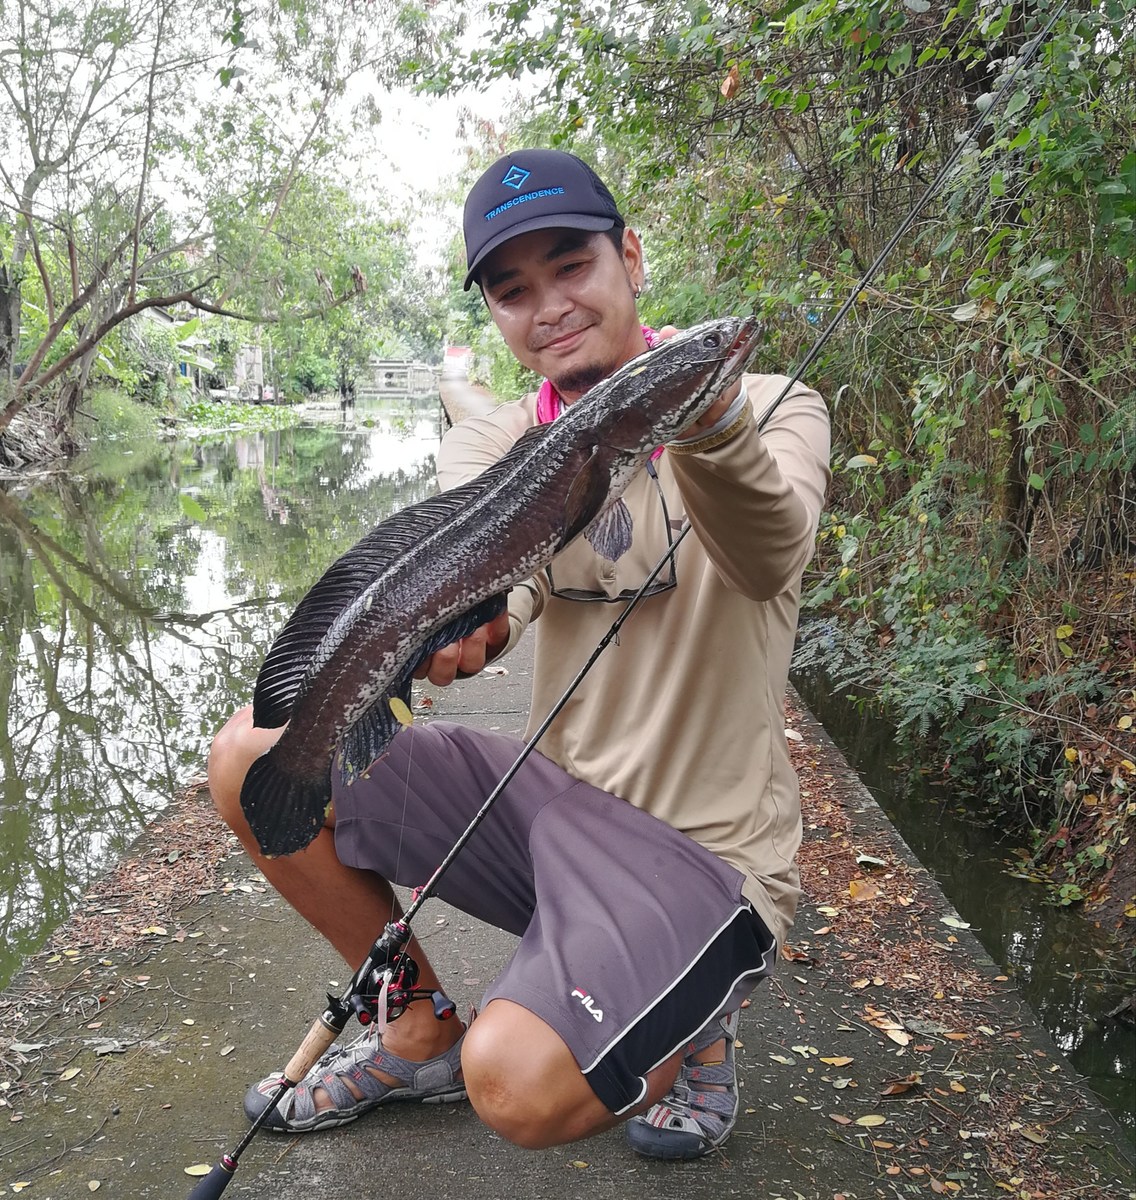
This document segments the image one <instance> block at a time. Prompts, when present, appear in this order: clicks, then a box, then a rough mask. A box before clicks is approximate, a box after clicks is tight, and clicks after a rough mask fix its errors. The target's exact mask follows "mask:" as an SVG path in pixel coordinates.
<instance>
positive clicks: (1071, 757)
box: [1065, 746, 1077, 762]
mask: <svg viewBox="0 0 1136 1200" xmlns="http://www.w3.org/2000/svg"><path fill="white" fill-rule="evenodd" d="M1065 759H1066V761H1067V762H1076V761H1077V751H1076V750H1074V749H1073V747H1072V746H1066V747H1065Z"/></svg>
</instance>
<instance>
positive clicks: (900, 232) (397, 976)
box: [188, 0, 1069, 1200]
mask: <svg viewBox="0 0 1136 1200" xmlns="http://www.w3.org/2000/svg"><path fill="white" fill-rule="evenodd" d="M1068 3H1069V0H1061V3H1060V4H1059V5H1058V6H1057V7H1056V8H1055V9H1054V11H1053V12H1052V13H1051V14H1050V17H1049V20H1048V21H1047V22H1046V24H1045V26H1044V27H1043V28H1042V29H1041V31H1040V32H1039V33H1038V34H1037V35H1035V37H1033V38H1032V39H1031V40H1030V41H1029V42H1028V43H1027V44H1026V46H1025V47H1024V48H1023V50H1022V53H1021V54H1020V55H1019V56H1018V57H1017V58H1016V59H1015V61H1014V64H1013V66H1012V67H1011V69H1010V71H1009V72H1008V73H1007V75H1006V76H1005V77H1004V79H1003V80H1002V82H1001V84H1000V85H999V87H998V88H997V89H996V91H995V92H994V94H993V96H992V97H991V100H990V103H989V104H988V105H987V106H986V107H985V109H983V111H982V112H981V113H980V114H979V116H978V118H977V119H976V120H975V121H974V123H973V124H972V125H971V126H970V128H969V129H968V130H967V132H966V134H965V135H964V137H963V138H962V140H961V141H960V142H959V144H958V145H957V146H956V147H955V150H954V152H953V153H952V154H951V156H950V157H949V158H948V159H947V161H946V162H945V163H944V164H943V165H942V167H940V169H939V171H938V172H937V173H936V175H935V177H934V178H933V179H932V180H931V182H930V183H929V184H928V185H927V187H926V188H925V189H924V191H923V193H922V194H921V195H920V196H919V198H918V199H917V200H916V202H915V204H914V205H913V206H912V208H911V209H910V210H909V211H908V213H907V215H906V216H905V217H904V219H903V221H901V222H900V224H899V226H898V227H897V228H896V230H895V232H894V233H893V234H892V235H891V237H890V238H888V240H887V242H886V243H885V244H884V246H883V248H882V249H881V250H880V252H879V253H878V254H877V255H876V257H875V259H873V261H872V262H871V264H870V265H869V266H868V268H867V270H865V272H864V274H863V275H862V276H861V277H860V279H859V280H858V281H857V283H856V285H855V287H854V288H853V290H852V291H851V292H850V293H849V294H848V296H847V297H846V299H845V300H844V303H843V304H841V306H840V308H839V309H838V310H837V312H836V314H835V316H833V318H832V319H831V320H830V321H829V323H828V325H827V326H826V327H825V328H824V330H823V331H822V332H821V333H820V335H819V336H818V337H817V339H816V341H815V342H814V343H813V344H812V346H811V347H810V348H809V350H808V352H807V353H806V354H805V356H804V358H803V359H802V360H801V361H800V362H799V363H798V364H797V366H796V367H795V368H794V370H793V373H792V374H791V375H790V376H789V378H788V380H787V381H786V383H785V385H784V386H783V387H782V389H781V391H780V392H779V393H778V394H777V396H776V398H775V399H774V400H773V402H772V403H771V404H770V405H769V407H768V408H767V409H766V410H765V412H764V413H763V414H762V416H761V418H760V419H759V420H758V423H757V428H758V431H759V432H760V431H761V430H762V429H764V428H765V426H766V425H767V424H768V423H769V421H770V419H771V418H772V416H773V414H774V413H775V412H776V411H777V409H778V408H779V407H780V405H781V402H782V401H783V400H784V399H785V398H786V396H788V394H789V393H790V392H791V391H792V389H793V388H794V387H795V386H796V384H797V383H799V382H800V379H801V377H802V375H803V374H804V372H805V371H806V370H807V369H808V368H809V367H810V366H811V365H812V363H814V362H815V361H816V359H817V358H818V356H819V355H820V352H821V350H823V349H824V347H825V345H826V344H827V343H828V341H829V340H830V339H831V337H832V335H833V333H835V331H836V329H837V328H838V327H839V326H840V324H841V322H842V321H843V320H844V318H845V317H846V316H847V315H848V312H849V311H850V310H851V308H852V306H853V305H854V304H855V303H856V299H857V297H858V296H859V295H860V293H861V292H863V291H864V289H865V288H866V287H868V286H869V285H870V284H871V282H872V280H873V279H874V278H875V277H876V275H877V274H878V273H879V271H880V268H881V267H882V266H883V265H884V263H885V262H886V261H887V259H888V258H889V257H890V255H891V253H892V251H893V250H894V249H895V247H896V246H897V245H898V244H899V242H900V240H901V239H902V238H903V236H904V235H905V234H906V233H907V232H908V230H910V228H911V227H912V225H914V224H915V222H916V221H917V220H918V218H919V215H920V214H921V213H922V212H923V210H924V209H925V208H926V207H927V205H928V204H929V203H930V202H931V200H932V199H933V198H934V197H935V195H936V194H937V193H938V191H939V190H940V189H941V187H942V185H943V183H944V182H945V180H946V179H947V177H948V176H949V175H950V173H951V172H952V171H953V170H954V168H955V166H956V165H957V164H958V162H959V160H960V159H961V158H962V156H963V154H964V153H965V152H966V150H967V149H968V147H969V146H970V144H971V143H972V142H973V141H974V140H975V138H977V136H978V134H979V133H980V132H981V131H982V129H983V128H984V127H985V126H986V124H987V123H988V121H989V120H990V118H991V117H992V115H993V114H994V113H995V112H996V110H997V109H998V108H999V107H1000V105H1001V103H1002V101H1003V100H1004V99H1005V97H1006V96H1007V95H1008V93H1009V90H1010V87H1011V86H1012V84H1013V83H1014V81H1015V80H1016V78H1017V77H1018V75H1019V74H1020V73H1021V72H1022V71H1023V70H1024V69H1025V67H1027V66H1028V65H1029V64H1030V63H1031V62H1032V61H1033V59H1034V58H1035V57H1036V55H1037V52H1038V50H1039V49H1040V48H1041V46H1042V45H1043V43H1044V42H1045V41H1046V39H1047V38H1048V36H1049V34H1050V33H1051V32H1052V30H1053V28H1054V26H1055V25H1056V24H1057V21H1058V20H1059V19H1060V17H1061V15H1062V14H1063V13H1064V11H1065V9H1066V8H1067V7H1068ZM690 529H691V525H690V522H689V521H684V522H683V525H682V528H681V529H680V530H679V532H678V534H677V535H676V536H675V538H674V540H673V541H672V542H671V544H670V545H669V546H668V547H667V549H666V550H665V551H664V552H663V554H662V556H661V557H660V558H659V561H658V562H657V563H656V564H655V565H654V567H653V568H652V569H651V571H650V573H649V574H648V576H647V578H646V579H645V580H644V581H643V583H642V584H641V585H640V586H639V589H638V590H637V591H636V592H635V594H634V595H633V596H631V597H630V598H629V599H628V601H627V603H626V605H625V606H624V608H623V609H622V610H621V611H620V613H619V615H618V616H617V617H616V619H615V620H614V621H613V622H612V624H611V626H610V628H609V629H608V630H607V632H606V633H605V634H604V635H603V637H602V638H601V639H600V640H599V642H598V643H597V644H596V647H595V649H594V650H593V651H592V652H591V654H590V655H589V656H588V659H587V661H586V662H585V663H584V665H583V666H582V667H581V668H580V669H579V671H577V673H576V675H575V676H574V678H573V679H572V681H571V683H569V684H568V686H567V688H566V689H565V690H564V693H563V694H562V695H561V696H560V698H559V699H558V700H557V701H556V703H555V704H554V705H553V706H552V708H551V710H550V711H549V712H548V714H547V716H545V718H544V719H543V720H542V721H541V723H540V725H539V726H538V727H537V729H536V731H535V732H534V733H533V734H532V735H531V736H530V737H529V739H528V740H527V741H526V742H525V744H524V745H523V746H522V748H521V750H520V751H519V752H518V754H517V757H516V758H515V759H514V761H513V763H512V764H511V765H510V766H509V767H508V769H507V770H506V771H505V773H504V775H502V777H501V779H500V780H499V781H498V783H497V784H496V786H495V787H494V788H493V790H492V791H491V792H490V793H489V795H488V796H487V797H486V798H485V801H484V802H483V803H482V805H481V807H480V808H479V809H478V810H477V812H476V813H475V814H474V816H473V818H472V820H471V821H470V822H469V824H468V825H467V826H466V828H465V829H464V830H463V831H462V833H461V834H460V836H459V837H458V839H457V841H456V842H455V843H454V845H453V847H452V848H451V849H450V851H449V853H448V854H446V856H445V858H444V859H443V860H442V861H441V863H439V865H438V866H437V868H436V869H435V871H434V873H433V874H432V875H431V876H430V878H429V879H428V880H427V881H426V882H425V883H424V884H422V885H421V886H420V887H417V888H415V889H414V891H413V892H412V893H411V901H410V904H409V905H408V906H407V909H406V911H405V912H404V913H403V914H402V916H400V917H398V918H397V919H395V920H392V921H389V922H388V923H387V924H386V926H385V927H384V928H383V931H382V933H381V934H380V935H379V937H378V938H377V939H376V941H375V942H374V944H373V945H372V947H371V949H370V951H369V952H368V954H367V957H366V958H365V959H364V960H363V962H362V963H361V964H360V966H359V969H358V970H357V971H356V972H355V974H354V975H353V976H352V978H351V982H350V983H349V984H348V985H347V987H346V988H345V989H344V991H343V992H342V993H341V994H340V995H338V996H334V995H332V994H331V993H328V997H327V1000H328V1003H327V1008H325V1009H324V1011H323V1012H322V1013H321V1014H320V1016H319V1017H318V1018H317V1019H316V1020H315V1021H314V1022H313V1023H312V1026H311V1028H310V1029H309V1030H308V1032H307V1034H306V1036H305V1037H304V1040H303V1041H302V1042H301V1043H300V1045H299V1047H298V1048H297V1050H296V1052H295V1054H293V1055H292V1057H291V1059H289V1061H288V1064H287V1066H285V1068H284V1071H283V1074H282V1075H281V1078H280V1082H279V1083H278V1084H277V1087H276V1090H275V1091H274V1092H273V1093H272V1095H271V1096H270V1097H269V1100H268V1103H267V1104H266V1105H265V1107H264V1109H263V1110H262V1111H261V1113H260V1115H259V1116H258V1117H257V1118H256V1120H255V1121H253V1122H252V1124H251V1125H250V1126H249V1128H248V1129H247V1130H246V1132H245V1134H244V1136H243V1137H242V1138H241V1139H240V1141H239V1142H238V1143H237V1145H236V1146H235V1147H234V1148H233V1150H232V1151H230V1152H229V1153H228V1154H223V1155H222V1156H221V1158H220V1160H219V1161H218V1162H217V1163H216V1165H215V1166H214V1167H213V1168H212V1169H211V1170H210V1172H209V1174H208V1175H206V1176H205V1177H204V1178H203V1179H201V1180H200V1182H199V1183H198V1184H197V1185H196V1186H195V1187H194V1189H193V1191H192V1192H190V1194H189V1197H188V1200H218V1197H220V1196H221V1194H222V1193H223V1192H224V1191H225V1189H226V1188H227V1187H228V1186H229V1183H230V1182H231V1181H232V1178H233V1175H234V1173H235V1172H236V1169H237V1164H238V1161H239V1159H240V1157H241V1155H242V1154H243V1153H244V1151H245V1149H246V1148H247V1147H248V1145H249V1143H250V1142H251V1141H252V1140H253V1138H254V1137H255V1136H256V1135H257V1133H258V1132H259V1131H260V1129H261V1128H262V1127H263V1125H264V1123H265V1121H267V1119H268V1116H269V1114H270V1113H271V1112H272V1110H273V1109H274V1108H276V1106H277V1105H278V1104H279V1103H280V1101H281V1100H282V1099H283V1098H284V1096H285V1095H286V1094H287V1093H288V1092H289V1091H290V1090H291V1089H292V1088H294V1087H295V1086H296V1085H297V1084H298V1083H299V1082H300V1081H301V1080H302V1079H303V1078H304V1077H305V1076H306V1075H307V1074H308V1072H309V1071H310V1070H311V1069H312V1067H313V1066H315V1064H316V1063H317V1062H318V1061H319V1059H320V1058H321V1057H322V1056H323V1055H324V1054H325V1053H326V1052H327V1050H328V1048H329V1047H330V1046H331V1044H332V1042H334V1041H335V1039H336V1037H338V1036H339V1034H341V1033H342V1032H343V1030H344V1029H345V1028H346V1026H347V1022H348V1021H349V1020H350V1019H351V1017H352V1016H355V1017H356V1019H357V1020H358V1021H359V1023H360V1024H361V1025H363V1026H367V1025H370V1024H371V1022H372V1021H377V1023H378V1025H379V1031H380V1033H381V1032H382V1030H383V1029H385V1027H386V1025H387V1023H388V1022H389V1021H393V1020H395V1019H397V1018H398V1017H400V1016H401V1015H402V1014H403V1013H404V1012H405V1011H406V1008H407V1006H408V1005H409V1004H410V1003H411V1002H412V1001H413V1000H418V999H425V998H430V999H431V1000H432V1001H433V1004H434V1015H435V1017H437V1018H438V1019H439V1020H445V1019H447V1018H449V1017H452V1016H453V1014H454V1004H453V1001H451V1000H450V999H449V998H448V997H447V996H446V995H445V994H444V993H442V992H440V991H434V992H430V991H427V990H426V989H421V988H418V987H416V984H417V981H418V964H417V963H416V962H415V961H414V959H413V958H412V957H411V956H410V954H409V953H408V952H407V951H406V946H407V944H408V943H409V941H410V938H411V928H410V923H411V921H412V920H413V919H414V918H415V917H416V916H417V914H418V912H419V910H420V909H421V907H422V905H423V904H425V902H426V901H427V900H428V899H430V898H431V897H432V896H433V895H434V893H435V891H436V890H437V886H438V883H439V881H440V880H441V878H442V876H443V875H444V874H445V873H446V871H447V870H448V869H449V868H450V866H451V865H452V864H453V862H454V860H455V859H456V858H457V856H458V855H459V854H460V853H461V852H462V850H464V849H465V847H466V845H467V844H468V843H469V840H470V838H472V837H473V835H474V834H475V833H476V832H477V830H478V828H479V827H480V825H481V823H482V821H484V819H485V817H486V816H487V815H488V813H489V810H490V809H491V808H492V807H493V805H494V804H495V803H496V801H497V800H498V798H499V797H500V795H501V793H502V792H503V791H504V790H505V788H506V787H507V786H508V785H509V783H511V782H512V780H513V778H514V777H515V776H516V774H517V772H518V771H519V770H520V769H521V767H522V766H523V765H524V764H525V762H526V761H527V759H528V758H529V756H530V755H531V754H532V752H533V750H534V749H535V748H536V745H537V743H538V742H539V741H540V739H541V738H542V737H543V736H544V734H545V733H546V732H547V731H548V729H549V726H550V725H551V724H552V722H553V721H554V720H555V719H556V718H557V717H558V716H559V715H560V713H561V711H562V710H563V708H564V706H565V705H566V704H567V703H568V701H569V700H570V699H571V698H572V696H573V695H574V694H575V692H576V689H577V688H578V687H579V686H580V684H581V683H582V682H583V680H584V678H585V677H586V676H587V674H588V673H589V671H591V669H592V667H593V666H595V664H596V662H597V660H598V659H599V658H600V656H601V655H602V654H603V652H604V650H606V649H607V647H608V646H609V645H610V644H611V643H612V641H614V640H615V638H617V637H618V636H619V631H620V630H621V629H622V628H623V626H624V624H625V623H626V621H627V620H628V618H629V617H630V616H631V614H632V612H634V610H635V609H636V608H637V607H638V606H639V604H640V603H641V602H642V600H643V598H644V596H645V595H646V593H647V591H648V590H649V589H650V587H651V585H652V584H653V583H654V582H655V580H656V579H657V578H658V577H659V574H660V573H661V572H662V570H663V569H664V567H666V565H667V564H668V563H669V562H672V561H673V560H674V556H675V555H676V554H677V553H678V548H679V546H680V545H681V543H682V540H683V538H685V537H686V535H687V534H688V533H689V532H690Z"/></svg>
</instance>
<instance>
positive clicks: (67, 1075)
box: [59, 1067, 83, 1083]
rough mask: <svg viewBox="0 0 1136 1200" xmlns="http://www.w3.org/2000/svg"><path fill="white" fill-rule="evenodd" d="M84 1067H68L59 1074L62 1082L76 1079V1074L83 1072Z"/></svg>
mask: <svg viewBox="0 0 1136 1200" xmlns="http://www.w3.org/2000/svg"><path fill="white" fill-rule="evenodd" d="M82 1071H83V1068H82V1067H68V1068H67V1070H66V1071H64V1072H63V1074H62V1075H60V1076H59V1082H60V1083H66V1082H67V1080H68V1079H74V1078H75V1076H76V1075H80V1074H82Z"/></svg>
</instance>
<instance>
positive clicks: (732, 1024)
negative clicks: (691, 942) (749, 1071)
mask: <svg viewBox="0 0 1136 1200" xmlns="http://www.w3.org/2000/svg"><path fill="white" fill-rule="evenodd" d="M738 1016H739V1013H738V1011H734V1012H732V1013H727V1014H726V1015H725V1016H722V1017H717V1018H715V1019H714V1020H712V1021H711V1022H710V1023H709V1024H707V1025H706V1026H705V1027H704V1028H703V1029H701V1030H700V1031H699V1032H698V1033H697V1034H695V1036H694V1041H692V1042H691V1043H690V1045H689V1046H688V1047H687V1051H686V1055H685V1056H684V1058H683V1060H682V1066H681V1067H679V1069H678V1076H677V1077H676V1079H675V1081H674V1084H673V1086H672V1087H671V1090H670V1091H669V1092H668V1093H667V1094H666V1095H665V1096H664V1097H663V1098H662V1099H661V1100H660V1101H659V1102H658V1103H657V1104H652V1105H651V1107H650V1108H649V1109H648V1110H647V1111H646V1112H645V1113H644V1114H643V1115H642V1116H641V1117H632V1118H631V1120H630V1121H628V1122H627V1126H626V1129H627V1141H628V1144H629V1145H630V1146H631V1149H632V1150H634V1151H635V1152H636V1153H637V1154H642V1155H643V1156H644V1157H646V1158H666V1159H689V1158H701V1157H702V1156H703V1155H704V1154H709V1153H710V1151H711V1150H715V1149H717V1148H718V1147H719V1146H720V1145H722V1143H723V1142H724V1141H725V1140H726V1138H728V1137H729V1136H730V1133H731V1132H732V1131H733V1128H734V1122H735V1121H736V1120H737V1116H738V1076H737V1069H736V1067H735V1064H734V1042H735V1041H736V1039H737V1036H738ZM723 1040H724V1041H725V1052H724V1054H723V1057H722V1061H721V1062H717V1063H700V1062H698V1061H697V1059H696V1057H695V1056H696V1055H698V1054H700V1053H701V1052H702V1051H703V1050H705V1049H706V1048H707V1047H709V1046H712V1045H713V1044H714V1043H715V1042H717V1041H723Z"/></svg>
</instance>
